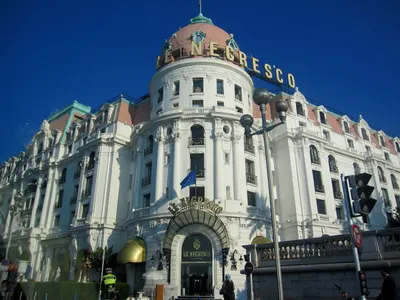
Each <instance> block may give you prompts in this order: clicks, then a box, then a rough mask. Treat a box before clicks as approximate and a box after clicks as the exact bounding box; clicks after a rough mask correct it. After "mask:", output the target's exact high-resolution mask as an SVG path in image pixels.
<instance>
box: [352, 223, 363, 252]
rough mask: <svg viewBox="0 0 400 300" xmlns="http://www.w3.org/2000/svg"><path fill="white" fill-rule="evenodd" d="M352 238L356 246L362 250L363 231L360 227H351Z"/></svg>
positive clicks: (354, 225)
mask: <svg viewBox="0 0 400 300" xmlns="http://www.w3.org/2000/svg"><path fill="white" fill-rule="evenodd" d="M351 238H352V239H353V242H354V245H355V246H356V247H357V248H360V247H361V245H362V236H361V229H360V227H358V225H356V224H353V225H351Z"/></svg>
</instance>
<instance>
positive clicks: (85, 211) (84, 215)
mask: <svg viewBox="0 0 400 300" xmlns="http://www.w3.org/2000/svg"><path fill="white" fill-rule="evenodd" d="M88 214H89V204H84V205H82V219H86V218H87V216H88Z"/></svg>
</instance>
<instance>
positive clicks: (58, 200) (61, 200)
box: [56, 190, 64, 208]
mask: <svg viewBox="0 0 400 300" xmlns="http://www.w3.org/2000/svg"><path fill="white" fill-rule="evenodd" d="M63 199H64V190H60V192H59V193H58V199H57V202H56V208H60V207H61V206H62V203H63Z"/></svg>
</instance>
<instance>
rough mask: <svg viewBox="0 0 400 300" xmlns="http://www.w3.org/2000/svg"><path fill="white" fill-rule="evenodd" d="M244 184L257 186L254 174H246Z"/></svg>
mask: <svg viewBox="0 0 400 300" xmlns="http://www.w3.org/2000/svg"><path fill="white" fill-rule="evenodd" d="M246 182H247V183H252V184H257V176H256V175H254V174H250V173H246Z"/></svg>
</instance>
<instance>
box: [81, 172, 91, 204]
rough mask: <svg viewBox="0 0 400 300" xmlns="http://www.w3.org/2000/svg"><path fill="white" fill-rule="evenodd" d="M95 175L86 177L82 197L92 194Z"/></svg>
mask: <svg viewBox="0 0 400 300" xmlns="http://www.w3.org/2000/svg"><path fill="white" fill-rule="evenodd" d="M92 185H93V176H89V177H86V183H85V189H84V190H83V191H82V198H83V199H86V198H89V197H90V195H91V194H92Z"/></svg>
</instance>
